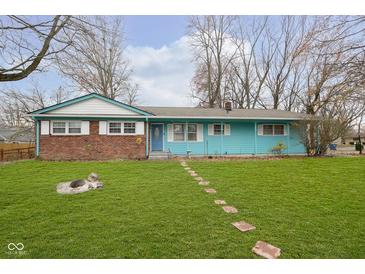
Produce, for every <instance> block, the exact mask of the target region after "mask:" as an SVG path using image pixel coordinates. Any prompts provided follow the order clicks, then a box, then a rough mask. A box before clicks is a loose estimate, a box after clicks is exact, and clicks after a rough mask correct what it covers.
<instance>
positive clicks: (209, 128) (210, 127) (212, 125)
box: [208, 124, 214, 135]
mask: <svg viewBox="0 0 365 274" xmlns="http://www.w3.org/2000/svg"><path fill="white" fill-rule="evenodd" d="M208 135H214V124H209V125H208Z"/></svg>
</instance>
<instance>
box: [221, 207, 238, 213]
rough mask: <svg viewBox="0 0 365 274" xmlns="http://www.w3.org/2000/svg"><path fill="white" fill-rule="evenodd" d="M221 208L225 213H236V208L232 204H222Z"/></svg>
mask: <svg viewBox="0 0 365 274" xmlns="http://www.w3.org/2000/svg"><path fill="white" fill-rule="evenodd" d="M222 208H223V210H224V211H225V212H227V213H232V214H235V213H238V210H237V208H235V207H233V206H223V207H222Z"/></svg>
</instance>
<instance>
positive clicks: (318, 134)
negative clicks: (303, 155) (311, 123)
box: [317, 125, 321, 155]
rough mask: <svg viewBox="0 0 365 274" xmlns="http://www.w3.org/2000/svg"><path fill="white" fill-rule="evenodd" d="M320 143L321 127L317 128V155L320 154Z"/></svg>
mask: <svg viewBox="0 0 365 274" xmlns="http://www.w3.org/2000/svg"><path fill="white" fill-rule="evenodd" d="M320 142H321V137H320V129H319V125H318V126H317V155H319V154H320Z"/></svg>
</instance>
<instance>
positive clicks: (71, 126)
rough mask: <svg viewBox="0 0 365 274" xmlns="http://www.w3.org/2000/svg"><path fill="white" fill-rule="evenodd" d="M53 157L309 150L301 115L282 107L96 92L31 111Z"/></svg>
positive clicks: (41, 142)
mask: <svg viewBox="0 0 365 274" xmlns="http://www.w3.org/2000/svg"><path fill="white" fill-rule="evenodd" d="M29 115H30V116H31V117H32V118H33V119H34V121H35V125H36V155H37V156H39V157H40V158H42V159H48V160H91V159H93V160H102V159H121V158H128V159H131V158H132V159H146V158H153V157H154V156H161V155H162V156H163V155H166V154H168V155H180V156H187V155H191V156H210V155H211V156H221V155H222V156H223V155H259V154H272V153H273V148H274V147H275V146H277V145H278V144H279V143H281V144H283V145H284V150H283V153H285V154H305V147H304V145H303V144H302V143H301V138H300V130H299V126H298V125H299V124H300V123H298V121H300V120H302V119H304V115H303V114H300V113H295V112H289V111H281V110H258V109H230V108H229V106H228V108H227V109H216V108H197V107H148V106H143V107H134V106H130V105H127V104H124V103H121V102H118V101H116V100H112V99H109V98H107V97H104V96H101V95H98V94H95V93H91V94H88V95H85V96H81V97H78V98H75V99H72V100H69V101H66V102H63V103H60V104H56V105H53V106H50V107H46V108H43V109H40V110H36V111H34V112H31V113H29Z"/></svg>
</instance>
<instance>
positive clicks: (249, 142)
mask: <svg viewBox="0 0 365 274" xmlns="http://www.w3.org/2000/svg"><path fill="white" fill-rule="evenodd" d="M174 122H175V123H184V122H185V121H184V122H182V121H164V123H165V126H164V150H165V151H170V152H171V153H172V154H175V155H186V154H187V151H188V150H190V151H191V154H192V155H212V156H214V155H240V154H250V155H252V154H271V153H272V147H273V146H275V145H277V144H278V143H279V142H282V143H284V144H285V145H286V146H287V147H288V148H287V149H286V150H285V151H284V153H285V154H304V153H305V149H304V146H303V144H301V143H300V138H299V133H298V130H297V129H295V128H293V127H290V128H289V135H286V136H258V135H257V133H256V132H255V122H254V121H229V122H228V121H227V122H225V123H228V124H230V125H231V134H230V135H223V136H212V135H208V124H212V123H220V121H210V122H206V121H194V122H193V121H191V123H200V124H203V136H204V138H203V140H204V141H203V142H168V136H167V135H168V133H167V126H166V124H168V123H174ZM262 123H263V122H261V121H260V122H257V124H262ZM267 123H274V124H285V125H286V126H287V125H288V123H287V122H286V121H284V122H283V121H268V122H267ZM255 143H256V144H255Z"/></svg>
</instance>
